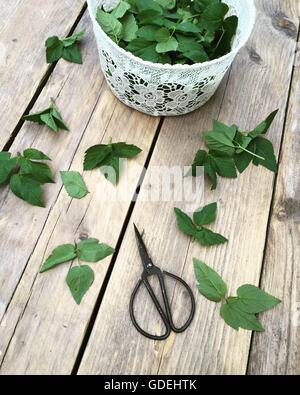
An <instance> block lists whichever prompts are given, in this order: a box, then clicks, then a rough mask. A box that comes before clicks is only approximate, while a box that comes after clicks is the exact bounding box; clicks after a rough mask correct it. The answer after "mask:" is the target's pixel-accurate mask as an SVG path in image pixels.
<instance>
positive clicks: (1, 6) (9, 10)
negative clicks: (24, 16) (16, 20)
mask: <svg viewBox="0 0 300 395" xmlns="http://www.w3.org/2000/svg"><path fill="white" fill-rule="evenodd" d="M22 1H24V0H11V1H9V2H7V1H5V0H1V1H0V21H1V26H0V33H1V31H2V30H3V29H4V28H5V26H6V24H7V22H9V20H10V19H11V17H12V15H13V14H14V13H15V12H16V10H17V9H18V7H20V4H21V2H22Z"/></svg>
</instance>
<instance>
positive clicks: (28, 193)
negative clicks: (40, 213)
mask: <svg viewBox="0 0 300 395" xmlns="http://www.w3.org/2000/svg"><path fill="white" fill-rule="evenodd" d="M47 160H50V158H48V156H47V155H45V154H44V153H43V152H41V151H39V150H37V149H34V148H29V149H26V150H25V151H24V152H23V155H21V154H20V153H18V154H17V156H15V157H12V156H11V154H10V153H9V152H0V185H1V184H5V183H8V184H9V186H10V189H11V191H12V192H13V193H14V194H15V195H16V196H17V197H19V198H20V199H22V200H25V201H26V202H28V203H30V204H32V205H34V206H39V207H45V203H44V199H43V189H42V185H43V184H47V183H54V180H53V176H52V172H51V169H50V167H49V166H48V165H47V164H46V163H41V162H38V161H47Z"/></svg>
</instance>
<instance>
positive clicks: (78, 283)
mask: <svg viewBox="0 0 300 395" xmlns="http://www.w3.org/2000/svg"><path fill="white" fill-rule="evenodd" d="M113 253H114V249H113V248H112V247H110V246H109V245H107V244H103V243H99V240H98V239H94V238H90V239H86V240H82V241H80V242H79V243H78V244H75V245H74V244H63V245H60V246H58V247H57V248H55V249H54V250H53V251H52V253H51V255H50V256H49V257H48V258H47V260H46V261H45V262H44V263H43V265H42V268H41V270H40V273H45V272H47V271H48V270H51V269H53V268H55V267H56V266H58V265H61V264H62V263H66V262H70V261H73V260H74V259H76V258H77V262H78V266H75V267H71V268H70V269H69V272H68V275H67V278H66V282H67V285H68V287H69V289H70V291H71V294H72V296H73V298H74V300H75V301H76V303H77V304H80V303H81V301H82V299H83V297H84V295H85V294H86V293H87V291H88V290H89V288H90V287H91V285H92V284H93V282H94V271H93V269H92V268H91V267H90V266H88V265H82V264H81V261H85V262H91V263H96V262H99V261H101V260H103V259H104V258H106V257H108V256H110V255H112V254H113Z"/></svg>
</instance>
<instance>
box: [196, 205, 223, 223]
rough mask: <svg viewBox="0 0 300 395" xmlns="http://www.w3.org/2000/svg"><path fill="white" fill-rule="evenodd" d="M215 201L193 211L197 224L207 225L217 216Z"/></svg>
mask: <svg viewBox="0 0 300 395" xmlns="http://www.w3.org/2000/svg"><path fill="white" fill-rule="evenodd" d="M217 209H218V205H217V203H211V204H208V205H207V206H205V207H203V208H202V209H201V210H198V211H195V212H194V222H195V224H196V225H198V226H202V225H208V224H211V223H212V222H215V220H216V218H217Z"/></svg>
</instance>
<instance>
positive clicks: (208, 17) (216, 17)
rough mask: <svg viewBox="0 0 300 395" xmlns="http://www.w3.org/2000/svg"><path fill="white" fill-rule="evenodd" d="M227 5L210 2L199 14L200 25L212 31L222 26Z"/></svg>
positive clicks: (227, 8)
mask: <svg viewBox="0 0 300 395" xmlns="http://www.w3.org/2000/svg"><path fill="white" fill-rule="evenodd" d="M228 11H229V7H228V5H227V4H225V3H215V2H214V3H212V4H210V5H208V7H206V8H205V10H204V11H203V14H202V16H201V26H202V27H203V28H205V29H207V30H208V31H214V30H216V29H218V28H220V27H221V26H222V23H223V19H224V17H225V15H226V14H227V13H228Z"/></svg>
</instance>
